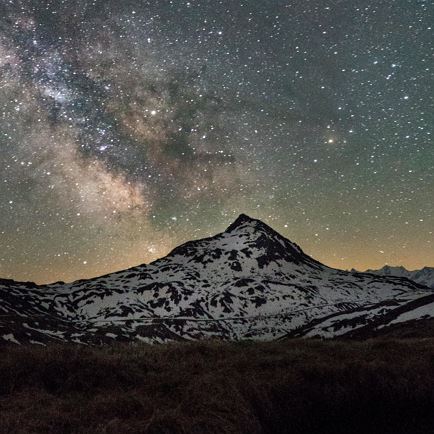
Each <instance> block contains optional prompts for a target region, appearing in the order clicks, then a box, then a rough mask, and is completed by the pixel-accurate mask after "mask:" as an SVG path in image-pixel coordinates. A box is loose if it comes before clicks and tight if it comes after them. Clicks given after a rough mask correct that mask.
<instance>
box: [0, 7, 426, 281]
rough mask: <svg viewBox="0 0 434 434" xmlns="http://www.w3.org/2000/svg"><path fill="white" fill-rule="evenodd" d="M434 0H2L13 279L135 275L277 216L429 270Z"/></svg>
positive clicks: (1, 264) (330, 261) (352, 252)
mask: <svg viewBox="0 0 434 434" xmlns="http://www.w3.org/2000/svg"><path fill="white" fill-rule="evenodd" d="M432 26H434V3H433V2H432V1H423V0H365V1H361V0H355V1H348V0H345V1H337V0H335V1H326V0H315V1H313V0H294V1H280V0H262V1H259V0H256V1H254V0H251V1H244V2H238V1H233V0H227V1H218V0H190V1H176V0H173V1H164V0H160V1H138V0H136V1H133V0H122V1H120V0H95V1H91V0H87V1H86V0H64V1H60V0H52V1H47V0H34V1H32V0H27V1H26V0H1V2H0V151H1V152H0V276H1V277H5V278H14V279H17V280H34V281H37V282H49V281H55V280H66V281H69V280H73V279H78V278H82V277H91V276H96V275H99V274H103V273H107V272H111V271H115V270H119V269H123V268H127V267H129V266H133V265H137V264H140V263H144V262H148V261H151V260H153V259H156V258H158V257H161V256H164V255H165V254H167V253H168V252H169V251H170V250H171V249H172V248H173V247H175V246H176V245H178V244H180V243H181V242H184V241H187V240H190V239H194V238H200V237H203V236H209V235H212V234H215V233H217V232H219V231H222V230H224V229H225V228H226V227H227V226H228V225H229V224H230V223H231V222H232V221H233V220H234V219H235V218H236V216H237V215H238V214H239V213H241V212H244V213H247V214H249V215H251V216H252V217H257V218H260V219H262V220H264V221H265V222H266V223H268V224H270V225H271V226H273V227H274V228H275V229H276V230H278V231H279V232H280V233H282V234H283V235H284V236H286V237H288V238H289V239H291V240H292V241H295V242H296V243H298V244H300V245H301V247H302V248H303V249H304V250H305V251H306V252H307V253H309V254H310V255H312V256H314V257H315V258H316V259H318V260H320V261H322V262H324V263H325V264H327V265H331V266H334V267H338V268H351V267H355V268H358V269H366V268H368V267H370V268H373V267H380V266H383V265H384V264H386V263H388V264H391V265H397V264H399V265H404V266H406V267H408V268H419V267H423V266H425V265H427V266H434V147H433V134H432V130H433V127H434V91H433V87H434V86H433V84H434V32H433V29H432Z"/></svg>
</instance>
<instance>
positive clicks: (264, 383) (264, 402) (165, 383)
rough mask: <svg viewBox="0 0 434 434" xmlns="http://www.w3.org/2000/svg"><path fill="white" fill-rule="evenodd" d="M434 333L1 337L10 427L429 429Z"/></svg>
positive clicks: (312, 431)
mask: <svg viewBox="0 0 434 434" xmlns="http://www.w3.org/2000/svg"><path fill="white" fill-rule="evenodd" d="M433 360H434V340H433V339H421V340H405V339H404V340H398V341H394V340H369V341H364V342H356V341H345V342H341V341H325V342H324V341H323V342H320V341H317V340H297V339H296V340H286V341H280V342H271V343H259V342H256V343H246V342H244V343H218V342H200V343H198V342H195V343H177V344H168V345H153V346H149V345H143V344H142V345H131V344H124V345H115V346H106V347H100V348H95V347H92V348H89V347H85V346H82V345H81V346H75V345H61V346H57V345H52V346H49V347H47V348H43V347H40V346H21V347H19V346H15V347H12V346H10V347H9V348H4V349H3V352H2V357H1V358H0V378H1V379H2V381H1V383H0V426H1V432H2V433H8V434H23V433H26V434H32V433H35V434H36V433H37V434H43V433H45V434H59V433H65V434H66V433H74V434H103V433H104V434H145V433H148V434H162V433H167V434H203V433H209V434H221V433H231V434H236V433H240V434H243V433H246V434H279V433H280V434H283V433H288V434H348V433H352V434H366V433H370V434H410V433H411V434H432V433H433V432H434V412H433V408H434V394H433V390H434V369H433Z"/></svg>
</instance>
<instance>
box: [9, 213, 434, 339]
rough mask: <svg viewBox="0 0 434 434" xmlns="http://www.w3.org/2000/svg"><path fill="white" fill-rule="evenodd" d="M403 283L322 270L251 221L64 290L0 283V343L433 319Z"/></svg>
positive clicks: (337, 327) (299, 330)
mask: <svg viewBox="0 0 434 434" xmlns="http://www.w3.org/2000/svg"><path fill="white" fill-rule="evenodd" d="M433 304H434V293H433V292H432V291H430V290H429V289H428V288H426V287H424V286H422V285H418V284H416V283H414V282H411V281H410V280H408V279H405V278H399V277H389V276H375V275H373V274H369V273H358V272H347V271H343V270H336V269H333V268H329V267H327V266H325V265H323V264H321V263H319V262H317V261H315V260H314V259H312V258H311V257H310V256H308V255H306V254H305V253H304V252H303V251H302V250H301V248H300V247H299V246H297V245H296V244H295V243H293V242H291V241H289V240H288V239H286V238H285V237H283V236H282V235H280V234H279V233H278V232H276V231H275V230H274V229H272V228H271V227H270V226H268V225H266V224H265V223H263V222H262V221H260V220H257V219H253V218H251V217H248V216H247V215H245V214H242V215H240V216H239V217H238V218H237V219H236V220H235V221H234V222H233V223H232V224H231V225H230V226H229V227H228V228H227V229H226V230H225V231H224V232H222V233H220V234H217V235H215V236H213V237H209V238H204V239H200V240H194V241H189V242H187V243H185V244H182V245H181V246H179V247H177V248H175V249H174V250H173V251H172V252H170V253H169V254H168V255H167V256H166V257H164V258H161V259H158V260H156V261H154V262H152V263H151V264H143V265H139V266H137V267H133V268H130V269H128V270H124V271H118V272H115V273H111V274H108V275H106V276H101V277H97V278H94V279H88V280H79V281H76V282H72V283H68V284H64V283H62V282H58V283H55V284H51V285H40V286H38V285H31V284H24V283H19V282H14V281H0V343H1V342H2V341H1V336H2V335H1V333H3V340H4V341H7V342H14V343H25V342H27V343H28V342H31V343H45V342H49V341H66V342H82V343H93V342H98V343H100V342H110V341H112V340H131V339H139V340H143V341H146V342H161V341H168V340H176V339H200V338H203V337H207V338H209V337H218V338H221V339H246V338H255V339H263V340H264V339H274V338H278V337H283V336H286V335H291V336H323V337H334V336H340V335H347V334H349V333H353V332H354V331H355V330H357V331H359V330H364V329H369V330H373V329H375V328H380V327H383V326H386V325H388V324H390V323H393V322H394V321H395V322H400V321H406V320H408V318H409V319H414V318H419V317H423V318H424V317H426V316H427V315H428V316H429V315H431V313H432V316H434V309H432V305H433Z"/></svg>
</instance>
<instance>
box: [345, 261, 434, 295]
mask: <svg viewBox="0 0 434 434" xmlns="http://www.w3.org/2000/svg"><path fill="white" fill-rule="evenodd" d="M353 271H354V270H353ZM366 272H367V273H374V274H378V275H380V276H397V277H406V278H407V279H410V280H413V281H414V282H417V283H420V284H421V285H424V286H428V287H429V288H433V289H434V267H424V268H422V269H421V270H413V271H410V270H407V269H406V268H404V267H402V266H401V267H391V266H389V265H385V266H384V267H383V268H380V269H379V270H367V271H366Z"/></svg>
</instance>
